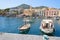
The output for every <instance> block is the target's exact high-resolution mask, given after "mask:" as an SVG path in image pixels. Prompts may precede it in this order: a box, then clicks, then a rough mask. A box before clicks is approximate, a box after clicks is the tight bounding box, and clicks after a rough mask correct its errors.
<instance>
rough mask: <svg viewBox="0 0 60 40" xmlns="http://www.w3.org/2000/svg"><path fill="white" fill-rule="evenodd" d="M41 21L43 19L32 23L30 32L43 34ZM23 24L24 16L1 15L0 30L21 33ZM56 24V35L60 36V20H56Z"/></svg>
mask: <svg viewBox="0 0 60 40" xmlns="http://www.w3.org/2000/svg"><path fill="white" fill-rule="evenodd" d="M41 21H42V19H35V22H34V23H31V28H30V30H29V32H28V34H32V35H41V32H40V29H39V27H40V24H41ZM23 24H24V22H23V19H22V18H16V17H0V32H6V33H17V34H19V30H18V27H20V26H21V25H23ZM54 26H55V30H56V31H55V34H54V36H60V20H59V21H57V20H54Z"/></svg>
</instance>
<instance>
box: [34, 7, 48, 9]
mask: <svg viewBox="0 0 60 40" xmlns="http://www.w3.org/2000/svg"><path fill="white" fill-rule="evenodd" d="M34 8H35V9H42V8H48V7H46V6H39V7H34Z"/></svg>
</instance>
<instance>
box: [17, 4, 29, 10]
mask: <svg viewBox="0 0 60 40" xmlns="http://www.w3.org/2000/svg"><path fill="white" fill-rule="evenodd" d="M18 8H24V9H29V8H30V5H27V4H22V5H20V6H18Z"/></svg>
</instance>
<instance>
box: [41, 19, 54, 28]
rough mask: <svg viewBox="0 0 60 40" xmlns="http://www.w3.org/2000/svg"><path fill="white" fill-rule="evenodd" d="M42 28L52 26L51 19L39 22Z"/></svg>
mask: <svg viewBox="0 0 60 40" xmlns="http://www.w3.org/2000/svg"><path fill="white" fill-rule="evenodd" d="M41 26H42V28H44V29H45V28H53V21H52V20H43V21H42V24H41Z"/></svg>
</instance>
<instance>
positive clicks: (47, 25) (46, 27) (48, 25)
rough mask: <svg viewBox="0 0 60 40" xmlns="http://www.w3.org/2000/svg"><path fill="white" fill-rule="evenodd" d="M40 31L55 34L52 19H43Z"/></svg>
mask: <svg viewBox="0 0 60 40" xmlns="http://www.w3.org/2000/svg"><path fill="white" fill-rule="evenodd" d="M40 30H41V31H42V32H43V33H46V34H51V33H53V32H54V31H55V29H54V24H53V21H52V20H50V19H43V20H42V22H41V26H40Z"/></svg>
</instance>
